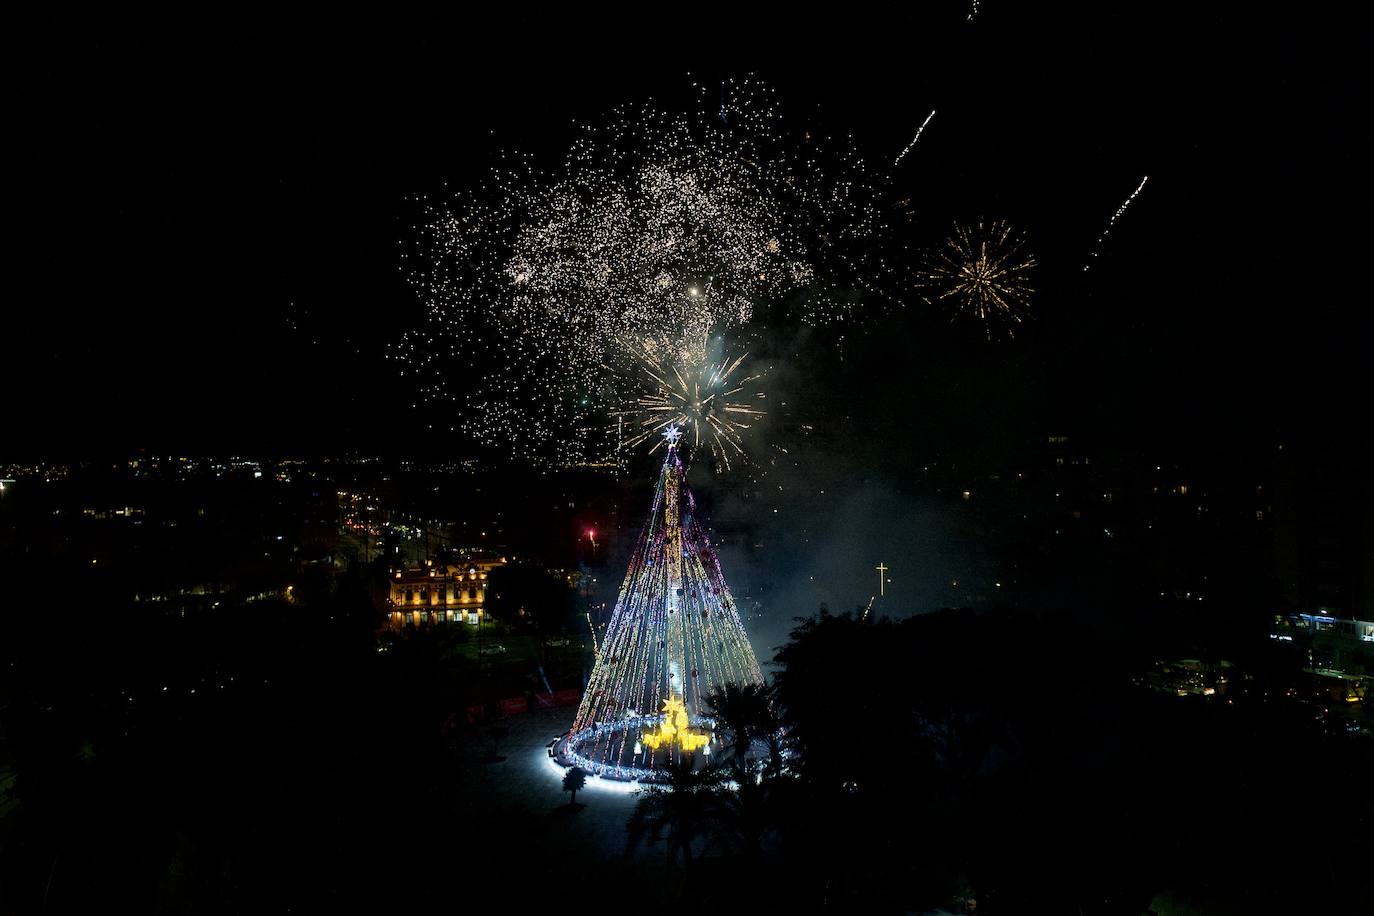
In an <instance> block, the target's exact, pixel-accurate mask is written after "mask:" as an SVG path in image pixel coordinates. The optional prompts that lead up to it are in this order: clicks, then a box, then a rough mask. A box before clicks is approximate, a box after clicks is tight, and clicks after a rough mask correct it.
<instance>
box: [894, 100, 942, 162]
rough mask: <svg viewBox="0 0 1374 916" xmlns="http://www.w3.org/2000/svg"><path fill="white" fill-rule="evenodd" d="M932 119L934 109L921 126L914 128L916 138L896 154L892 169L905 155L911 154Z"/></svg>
mask: <svg viewBox="0 0 1374 916" xmlns="http://www.w3.org/2000/svg"><path fill="white" fill-rule="evenodd" d="M933 117H935V109H934V108H932V109H931V110H930V114H928V115H926V119H925V120H924V121H922V122H921V126H920V127H918V128H916V136H914V137H912V138H911V142H910V143H908V144H907V145H906V149H904V150H902V151H901V152H900V153H898V154H897V158H896V159H894V160H893V162H892V165H893V166H894V167H895V166H896V165H897V163H899V162H901V161H902V160H903V159H905V158H906V154H907V153H909V152H911V150H912V148H913V147H915V146H916V141H918V140H920V139H921V134H922V133H924V132H925V129H926V125H927V124H929V123H930V119H931V118H933Z"/></svg>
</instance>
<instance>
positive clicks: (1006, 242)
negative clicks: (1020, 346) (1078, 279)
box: [926, 220, 1035, 339]
mask: <svg viewBox="0 0 1374 916" xmlns="http://www.w3.org/2000/svg"><path fill="white" fill-rule="evenodd" d="M1023 247H1024V242H1023V240H1022V239H1021V238H1020V236H1018V235H1016V234H1015V233H1014V232H1013V231H1012V229H1011V227H1009V226H1008V225H1007V224H1006V223H1005V222H1003V221H1001V220H998V221H996V222H993V223H989V224H987V225H984V224H983V223H981V222H980V223H978V224H977V225H975V226H959V225H956V226H955V227H954V234H953V235H951V236H950V237H949V238H948V239H946V240H945V243H944V245H943V246H942V247H941V248H940V249H939V250H938V251H937V252H936V253H935V256H934V257H933V258H931V259H930V260H929V261H928V262H927V267H926V282H927V284H928V285H929V286H930V287H931V288H933V290H934V292H935V299H936V301H942V302H943V301H946V300H948V301H951V302H953V303H954V304H955V312H954V318H957V317H958V316H959V315H960V314H963V313H967V314H970V315H972V316H974V317H975V318H977V319H978V320H979V321H980V322H981V323H982V325H983V328H984V330H985V331H986V332H987V335H988V338H989V339H991V338H992V336H993V333H994V330H995V329H997V328H1005V330H1006V332H1007V334H1008V335H1009V336H1010V335H1012V334H1014V332H1015V329H1016V326H1017V325H1019V324H1021V323H1022V321H1023V320H1024V316H1025V312H1026V307H1027V305H1028V304H1029V302H1030V297H1031V295H1032V293H1034V289H1033V288H1032V287H1031V285H1030V271H1031V269H1032V268H1034V267H1035V257H1034V256H1033V255H1030V254H1025V253H1023V251H1022V249H1023ZM951 320H953V319H951Z"/></svg>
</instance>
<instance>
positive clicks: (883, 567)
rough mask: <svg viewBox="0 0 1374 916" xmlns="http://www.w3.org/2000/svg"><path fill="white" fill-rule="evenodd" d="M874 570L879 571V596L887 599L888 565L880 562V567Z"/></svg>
mask: <svg viewBox="0 0 1374 916" xmlns="http://www.w3.org/2000/svg"><path fill="white" fill-rule="evenodd" d="M873 568H874V569H876V570H878V596H879V597H886V595H887V592H886V591H885V590H884V588H885V586H886V585H887V564H886V563H883V562H881V561H879V563H878V565H877V566H875V567H873Z"/></svg>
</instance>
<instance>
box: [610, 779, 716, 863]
mask: <svg viewBox="0 0 1374 916" xmlns="http://www.w3.org/2000/svg"><path fill="white" fill-rule="evenodd" d="M724 780H725V774H724V772H723V771H721V770H715V769H711V768H709V767H708V768H703V769H697V768H696V766H695V761H694V760H693V759H692V758H691V757H684V758H683V759H682V760H681V761H680V762H679V763H678V765H677V766H674V767H672V768H670V769H669V770H668V782H667V784H666V785H662V786H657V785H656V786H650V787H648V788H646V789H644V790H642V792H641V793H640V797H639V801H638V802H637V803H636V804H635V810H634V813H633V814H631V815H630V820H629V823H628V824H627V825H626V829H627V842H626V852H627V853H628V852H630V851H633V850H634V849H635V848H637V847H638V846H639V845H640V844H641V843H643V842H645V841H646V840H647V841H648V842H649V843H651V844H652V843H658V842H665V843H666V845H667V848H666V853H667V863H666V864H667V867H668V869H669V871H670V872H671V869H672V866H673V862H674V861H675V860H676V859H677V858H678V856H681V857H682V868H683V881H682V887H683V888H685V887H686V886H687V884H688V883H689V882H690V880H691V876H692V861H693V859H692V857H693V854H694V853H693V846H694V845H695V844H696V843H697V842H698V841H699V840H701V841H706V842H711V841H714V840H716V838H717V837H719V835H720V831H721V826H722V805H721V800H722V793H723V792H725V791H727V790H725V789H724V788H723V783H724Z"/></svg>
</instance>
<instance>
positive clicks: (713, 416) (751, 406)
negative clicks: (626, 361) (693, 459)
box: [617, 353, 766, 470]
mask: <svg viewBox="0 0 1374 916" xmlns="http://www.w3.org/2000/svg"><path fill="white" fill-rule="evenodd" d="M747 359H748V354H747V353H746V354H742V355H740V356H736V357H734V358H733V359H730V358H728V357H727V358H725V359H721V360H719V361H713V360H710V359H707V360H705V361H703V362H700V363H697V364H692V365H688V366H686V367H684V366H681V365H679V364H676V363H665V362H663V361H661V360H659V359H657V358H656V357H654V356H653V354H651V353H645V354H643V355H642V357H641V361H640V367H639V368H640V375H641V377H642V379H643V389H642V393H641V394H640V395H639V397H638V398H637V399H636V400H635V402H634V404H633V406H631V407H628V408H625V409H623V410H620V411H617V416H618V417H621V418H625V419H628V420H629V421H630V423H631V428H632V430H633V434H632V436H631V438H630V439H629V440H628V441H627V442H626V443H625V444H626V446H627V447H629V448H638V447H639V446H641V445H643V444H644V443H646V442H652V443H653V446H652V447H651V448H650V449H649V451H650V453H651V454H652V453H653V452H655V451H657V450H658V449H659V448H660V447H661V446H662V445H663V443H664V440H663V438H662V432H663V430H665V429H667V428H668V427H678V428H680V429H682V430H683V431H684V434H685V439H686V441H687V443H688V444H690V446H691V447H692V448H693V449H694V450H697V449H700V448H702V447H703V446H704V447H705V448H706V449H707V451H708V452H709V453H710V455H711V457H712V459H713V460H714V461H715V462H716V463H717V464H718V465H720V466H722V467H723V468H725V469H726V470H729V469H730V467H731V459H732V458H733V459H735V460H738V459H739V458H741V457H743V456H744V454H745V448H744V435H745V433H746V432H747V431H748V430H749V429H750V428H751V427H752V426H753V425H754V424H755V423H756V422H758V420H759V419H761V418H762V417H763V416H764V413H765V412H764V410H763V408H762V402H763V401H764V399H765V397H766V396H765V394H764V392H763V391H761V390H759V389H758V383H759V382H760V381H762V379H763V377H764V375H765V374H766V372H765V371H759V372H755V373H753V374H746V373H743V372H741V371H740V368H741V366H743V365H744V364H745V361H746V360H747Z"/></svg>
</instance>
